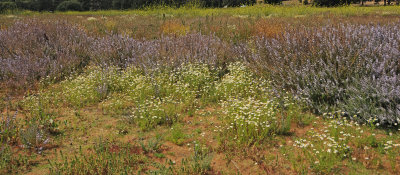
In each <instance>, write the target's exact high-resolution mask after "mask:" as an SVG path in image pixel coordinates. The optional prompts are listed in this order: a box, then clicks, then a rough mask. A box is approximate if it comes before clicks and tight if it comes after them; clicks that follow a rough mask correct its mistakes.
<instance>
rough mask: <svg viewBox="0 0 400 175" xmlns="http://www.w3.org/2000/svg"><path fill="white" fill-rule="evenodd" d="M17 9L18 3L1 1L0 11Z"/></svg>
mask: <svg viewBox="0 0 400 175" xmlns="http://www.w3.org/2000/svg"><path fill="white" fill-rule="evenodd" d="M15 9H17V4H15V2H0V13H4V12H6V11H8V10H15Z"/></svg>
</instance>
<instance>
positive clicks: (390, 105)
mask: <svg viewBox="0 0 400 175" xmlns="http://www.w3.org/2000/svg"><path fill="white" fill-rule="evenodd" d="M399 29H400V25H398V24H388V25H351V24H341V25H338V26H325V27H321V28H306V27H303V28H299V29H296V31H288V32H287V33H286V34H285V36H284V38H281V39H269V38H257V39H255V41H254V43H249V44H246V45H241V46H238V49H237V50H238V54H239V55H240V56H241V57H242V58H243V59H245V60H247V61H249V62H250V63H251V65H252V66H254V67H255V68H256V69H257V70H258V71H259V72H262V73H264V74H265V75H267V76H269V77H270V78H271V79H272V80H273V82H274V84H275V87H276V88H277V89H281V88H285V89H288V90H291V91H292V92H293V94H294V95H295V96H296V97H297V98H302V99H306V101H307V102H308V104H309V105H310V106H311V107H312V108H313V109H314V110H315V111H316V112H317V113H325V112H332V111H339V110H340V111H341V113H342V114H343V115H344V116H347V117H349V118H352V119H353V120H357V121H360V122H366V121H371V120H370V119H371V118H373V119H378V121H379V122H380V123H381V124H389V125H392V124H397V123H399V122H400V121H399V117H400V64H399V61H400V60H399V58H400V51H399V49H400V46H399V42H400V30H399Z"/></svg>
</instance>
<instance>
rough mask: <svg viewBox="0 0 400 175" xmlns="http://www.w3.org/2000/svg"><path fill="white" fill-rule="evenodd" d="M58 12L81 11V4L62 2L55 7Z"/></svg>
mask: <svg viewBox="0 0 400 175" xmlns="http://www.w3.org/2000/svg"><path fill="white" fill-rule="evenodd" d="M57 10H58V11H81V10H82V6H81V3H79V2H76V1H64V2H62V3H60V4H59V5H58V6H57Z"/></svg>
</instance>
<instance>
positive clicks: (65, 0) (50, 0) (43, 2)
mask: <svg viewBox="0 0 400 175" xmlns="http://www.w3.org/2000/svg"><path fill="white" fill-rule="evenodd" d="M263 1H264V2H265V3H268V4H281V3H282V1H283V0H263ZM299 1H300V2H302V1H303V0H299ZM304 1H306V2H308V0H304ZM310 1H311V2H312V3H313V4H314V5H315V6H338V5H346V4H350V3H363V2H365V1H372V0H310ZM373 1H375V2H379V1H381V0H373ZM383 1H384V2H385V4H386V2H388V4H390V3H391V0H383ZM393 1H396V2H397V3H399V1H400V0H393ZM188 3H191V4H197V5H199V6H202V7H211V8H219V7H226V6H227V7H237V6H241V5H252V4H255V3H256V0H0V12H3V11H7V10H14V9H17V8H18V9H27V10H33V11H55V10H60V11H64V10H74V11H76V10H85V11H87V10H109V9H116V10H124V9H140V8H145V7H149V6H150V7H151V6H159V5H162V6H171V7H181V6H183V5H185V4H188Z"/></svg>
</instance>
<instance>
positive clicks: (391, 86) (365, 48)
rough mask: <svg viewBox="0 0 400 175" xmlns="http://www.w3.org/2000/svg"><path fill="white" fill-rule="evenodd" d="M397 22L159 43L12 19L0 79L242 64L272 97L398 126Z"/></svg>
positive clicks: (3, 39)
mask: <svg viewBox="0 0 400 175" xmlns="http://www.w3.org/2000/svg"><path fill="white" fill-rule="evenodd" d="M399 29H400V25H399V24H396V23H393V24H385V25H383V24H368V25H361V24H348V23H341V24H330V25H325V26H322V27H316V26H313V27H306V26H302V27H301V26H300V27H288V28H287V29H286V31H285V32H284V34H283V35H282V36H280V37H274V38H270V37H269V38H268V37H254V38H252V39H249V40H247V41H240V42H238V43H236V42H233V43H229V42H227V41H223V40H221V39H219V38H218V37H216V36H214V35H202V34H196V33H194V34H193V33H190V34H187V35H184V36H162V37H160V38H156V39H147V40H145V39H143V40H137V39H133V38H131V37H129V36H127V35H119V34H111V33H109V34H106V35H105V36H102V37H94V38H92V37H89V36H88V34H87V33H86V32H85V31H84V30H82V29H81V28H80V27H78V26H75V25H71V24H69V23H67V22H65V21H52V22H49V21H39V20H23V21H17V22H16V23H15V24H14V25H12V26H10V27H9V28H6V29H2V30H0V60H1V61H0V82H2V83H4V82H6V83H8V84H11V85H14V86H21V85H22V87H28V86H31V85H32V84H34V83H35V82H37V81H40V80H43V79H46V80H51V81H52V82H57V81H59V80H62V79H63V78H64V77H66V76H69V75H70V74H72V73H73V72H77V71H78V72H81V71H82V70H83V69H84V68H85V67H86V66H87V65H89V64H92V65H94V66H99V67H100V68H101V69H102V70H103V69H104V70H107V69H108V68H110V67H118V68H122V69H125V68H128V67H136V68H140V69H141V70H143V71H144V72H145V73H149V72H151V71H147V70H154V69H157V68H162V67H164V68H174V67H175V68H176V67H179V66H180V65H182V64H184V63H202V64H207V65H209V66H210V67H211V68H212V67H214V68H215V67H222V69H219V70H220V72H218V75H219V77H222V76H223V74H226V73H228V70H227V69H226V66H225V65H227V63H229V62H231V61H233V60H235V61H237V60H239V61H242V62H246V64H247V65H248V66H251V67H252V68H253V69H252V70H254V71H255V72H256V73H258V74H259V75H265V76H267V77H268V78H269V80H271V81H272V84H273V85H274V87H275V89H276V92H283V91H292V93H293V95H294V96H295V97H297V98H299V99H305V100H306V102H307V103H308V104H309V106H310V107H311V108H312V109H314V110H315V112H316V113H328V112H337V111H339V110H340V111H341V113H342V114H343V115H344V116H347V117H349V118H352V119H353V120H357V121H359V122H366V121H370V119H371V118H374V119H377V120H378V121H379V122H380V123H381V124H389V125H392V124H397V123H399V116H400V81H399V80H400V77H399V74H400V63H399V58H400V51H399V49H400V46H399V41H400V30H399Z"/></svg>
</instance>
